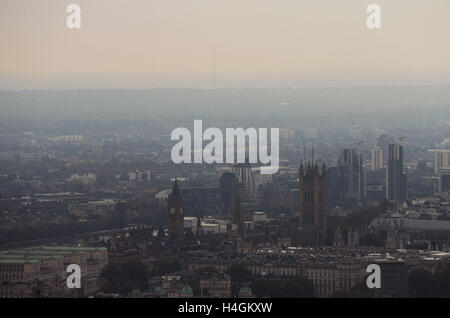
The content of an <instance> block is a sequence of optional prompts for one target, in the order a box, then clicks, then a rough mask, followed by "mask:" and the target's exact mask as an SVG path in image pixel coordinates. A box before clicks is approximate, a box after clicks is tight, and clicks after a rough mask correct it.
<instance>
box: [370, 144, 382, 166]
mask: <svg viewBox="0 0 450 318" xmlns="http://www.w3.org/2000/svg"><path fill="white" fill-rule="evenodd" d="M370 155H371V157H372V160H371V164H370V169H371V170H377V169H381V168H383V149H381V148H380V147H375V148H372V149H370Z"/></svg>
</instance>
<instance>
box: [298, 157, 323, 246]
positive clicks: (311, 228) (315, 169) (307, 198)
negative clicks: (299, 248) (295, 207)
mask: <svg viewBox="0 0 450 318" xmlns="http://www.w3.org/2000/svg"><path fill="white" fill-rule="evenodd" d="M326 171H327V168H326V165H325V162H324V163H323V165H322V169H321V172H320V171H319V166H318V165H317V162H315V161H309V162H308V163H307V166H306V171H305V167H304V166H303V162H301V163H300V169H299V201H298V202H299V226H300V228H301V231H302V232H304V234H307V235H306V236H305V235H304V234H302V241H303V242H301V243H305V244H312V245H316V246H318V245H320V244H322V243H323V242H324V240H325V239H326V232H327V215H326V206H327V195H326V188H327V182H326Z"/></svg>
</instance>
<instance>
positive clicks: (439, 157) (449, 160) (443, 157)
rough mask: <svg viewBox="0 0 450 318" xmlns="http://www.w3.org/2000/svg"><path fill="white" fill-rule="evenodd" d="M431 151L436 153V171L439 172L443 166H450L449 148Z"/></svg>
mask: <svg viewBox="0 0 450 318" xmlns="http://www.w3.org/2000/svg"><path fill="white" fill-rule="evenodd" d="M429 152H433V153H434V173H435V174H436V175H438V174H439V172H440V170H441V168H450V150H447V149H431V150H429Z"/></svg>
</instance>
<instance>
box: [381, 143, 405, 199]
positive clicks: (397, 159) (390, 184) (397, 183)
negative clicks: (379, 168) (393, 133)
mask: <svg viewBox="0 0 450 318" xmlns="http://www.w3.org/2000/svg"><path fill="white" fill-rule="evenodd" d="M388 158H389V159H388V168H387V170H386V171H387V175H386V199H388V200H390V201H393V202H395V203H400V204H401V203H403V202H405V201H406V173H405V172H404V171H403V146H402V145H397V144H390V145H389V157H388Z"/></svg>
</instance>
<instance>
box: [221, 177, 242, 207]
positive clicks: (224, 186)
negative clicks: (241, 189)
mask: <svg viewBox="0 0 450 318" xmlns="http://www.w3.org/2000/svg"><path fill="white" fill-rule="evenodd" d="M219 183H220V193H221V197H222V213H223V214H224V215H226V216H231V211H232V209H233V204H234V199H235V196H236V192H237V190H238V182H237V178H236V175H235V174H234V173H231V172H225V173H224V174H222V177H221V178H220V181H219Z"/></svg>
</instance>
